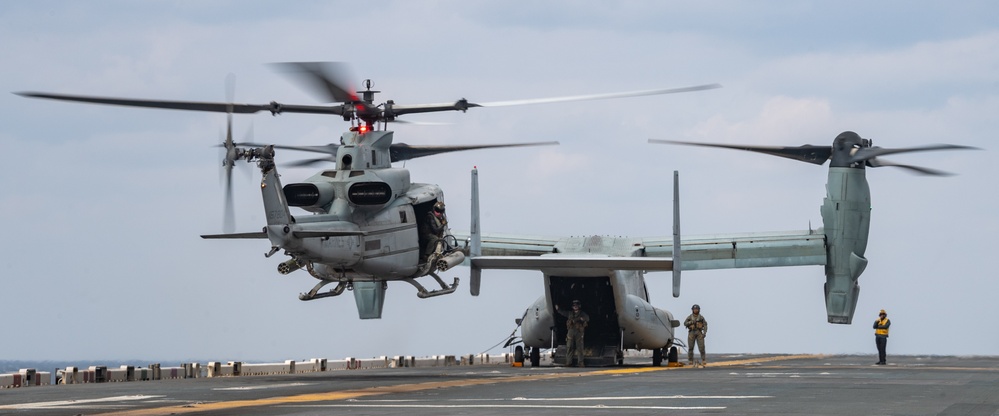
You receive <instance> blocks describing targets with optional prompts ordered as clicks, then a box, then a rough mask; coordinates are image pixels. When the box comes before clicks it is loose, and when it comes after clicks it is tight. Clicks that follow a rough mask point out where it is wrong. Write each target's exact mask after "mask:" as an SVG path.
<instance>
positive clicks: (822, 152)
mask: <svg viewBox="0 0 999 416" xmlns="http://www.w3.org/2000/svg"><path fill="white" fill-rule="evenodd" d="M649 143H659V144H680V145H686V146H701V147H718V148H722V149H733V150H745V151H749V152H756V153H763V154H768V155H772V156H779V157H783V158H788V159H794V160H798V161H802V162H807V163H811V164H815V165H821V164H823V163H826V160H829V157H830V156H832V146H815V145H810V144H806V145H803V146H797V147H793V146H746V145H735V144H716V143H696V142H682V141H675V140H657V139H649Z"/></svg>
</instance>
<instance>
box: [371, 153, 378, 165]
mask: <svg viewBox="0 0 999 416" xmlns="http://www.w3.org/2000/svg"><path fill="white" fill-rule="evenodd" d="M377 160H378V159H377V158H376V157H375V150H374V149H371V164H372V165H377V164H378V162H377Z"/></svg>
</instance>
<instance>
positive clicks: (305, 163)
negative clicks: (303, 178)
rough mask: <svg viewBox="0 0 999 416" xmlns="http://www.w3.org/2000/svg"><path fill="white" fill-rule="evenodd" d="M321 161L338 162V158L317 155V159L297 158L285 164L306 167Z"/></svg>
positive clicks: (293, 166)
mask: <svg viewBox="0 0 999 416" xmlns="http://www.w3.org/2000/svg"><path fill="white" fill-rule="evenodd" d="M320 163H336V159H335V158H332V157H317V158H315V159H303V160H296V161H294V162H288V163H285V164H284V165H285V166H288V167H292V168H305V167H309V166H313V165H318V164H320Z"/></svg>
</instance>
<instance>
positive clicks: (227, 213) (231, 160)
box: [222, 74, 239, 233]
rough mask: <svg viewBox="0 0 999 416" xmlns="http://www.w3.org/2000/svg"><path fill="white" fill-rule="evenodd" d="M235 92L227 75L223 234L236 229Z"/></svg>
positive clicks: (232, 78)
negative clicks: (234, 172)
mask: <svg viewBox="0 0 999 416" xmlns="http://www.w3.org/2000/svg"><path fill="white" fill-rule="evenodd" d="M235 90H236V77H235V76H234V75H233V74H229V75H228V76H226V79H225V93H226V102H227V103H229V105H228V107H227V108H226V110H227V111H226V123H225V140H224V141H223V142H222V148H223V149H224V151H225V156H223V159H222V169H223V170H224V171H225V185H224V186H225V206H224V208H223V210H224V211H223V217H222V218H223V219H222V231H223V232H225V233H231V232H233V231H235V229H236V220H235V217H236V215H235V212H234V211H235V209H234V208H233V202H232V168H233V165H234V164H235V163H236V159H237V158H238V154H239V149H237V148H236V144H235V143H234V142H233V140H232V102H233V99H234V96H235Z"/></svg>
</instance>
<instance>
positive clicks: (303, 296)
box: [298, 280, 348, 300]
mask: <svg viewBox="0 0 999 416" xmlns="http://www.w3.org/2000/svg"><path fill="white" fill-rule="evenodd" d="M330 283H333V282H332V281H330V280H322V281H320V282H319V283H316V286H315V287H313V288H312V290H310V291H309V293H299V294H298V300H314V299H322V298H329V297H333V296H339V295H340V294H341V293H343V290H344V289H346V288H347V286H348V283H347V282H343V281H341V282H339V283H337V285H336V287H334V288H332V289H330V290H328V291H326V292H323V293H319V289H322V287H323V286H326V285H328V284H330Z"/></svg>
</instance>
